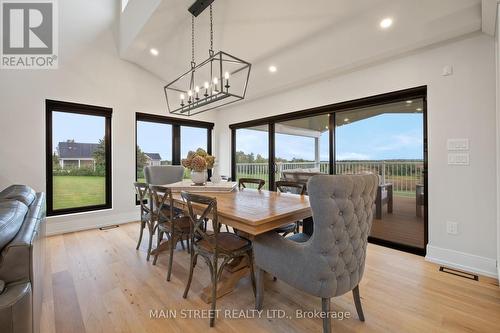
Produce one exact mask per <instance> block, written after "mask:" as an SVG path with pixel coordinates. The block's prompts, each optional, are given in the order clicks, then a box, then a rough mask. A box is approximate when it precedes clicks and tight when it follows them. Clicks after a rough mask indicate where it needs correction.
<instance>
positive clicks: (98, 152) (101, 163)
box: [92, 139, 106, 176]
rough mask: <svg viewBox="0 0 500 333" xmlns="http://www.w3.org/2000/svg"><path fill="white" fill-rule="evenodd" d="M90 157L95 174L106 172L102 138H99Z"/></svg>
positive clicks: (104, 148) (104, 149)
mask: <svg viewBox="0 0 500 333" xmlns="http://www.w3.org/2000/svg"><path fill="white" fill-rule="evenodd" d="M92 157H93V158H94V161H95V172H96V174H97V175H100V176H101V175H102V176H104V175H105V173H106V147H105V145H104V139H100V140H99V144H98V145H97V148H96V149H95V150H94V153H93V154H92Z"/></svg>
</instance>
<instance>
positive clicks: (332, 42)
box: [121, 0, 481, 98]
mask: <svg viewBox="0 0 500 333" xmlns="http://www.w3.org/2000/svg"><path fill="white" fill-rule="evenodd" d="M133 1H134V0H130V2H133ZM193 2H194V0H163V1H161V2H160V4H159V6H158V7H157V8H156V10H155V11H154V12H153V14H152V15H151V16H150V17H149V19H148V20H147V22H146V23H145V24H144V26H143V27H142V29H141V30H140V32H139V33H138V34H137V36H135V38H132V42H131V43H130V45H127V47H125V48H124V49H122V54H121V55H122V57H123V58H125V59H127V60H129V61H131V62H134V63H136V64H138V65H139V66H141V67H143V68H145V69H146V70H148V71H150V72H152V73H153V74H155V75H157V76H159V77H160V78H162V79H163V80H165V82H170V81H171V80H173V79H175V78H176V77H177V76H179V75H180V74H181V73H183V72H185V71H186V70H187V69H189V66H190V64H189V62H190V54H191V49H190V47H191V40H190V35H191V17H190V14H189V13H188V11H187V8H188V7H189V6H190V5H191V4H192V3H193ZM129 7H131V6H129ZM127 9H128V8H127ZM385 17H391V18H393V20H394V24H393V26H392V27H391V28H389V29H387V30H382V29H381V28H380V27H379V22H380V20H381V19H383V18H385ZM214 20H215V50H216V51H217V50H219V49H222V50H224V51H226V52H229V53H231V54H233V55H235V56H237V57H239V58H242V59H244V60H247V61H249V62H251V63H252V65H253V67H252V73H251V78H250V84H249V88H248V97H249V98H255V97H260V96H263V95H266V94H269V93H273V92H277V91H280V90H282V89H286V88H290V87H296V86H300V85H303V84H305V83H308V82H313V81H315V80H318V79H322V78H326V77H329V76H332V75H335V74H337V73H344V72H346V71H351V70H354V69H356V68H358V67H360V66H366V65H369V64H372V63H375V62H380V61H383V60H385V59H388V58H391V57H394V56H397V55H400V54H403V53H406V52H410V51H414V50H416V49H419V48H422V47H425V46H429V45H432V44H435V43H439V42H443V41H446V40H449V39H452V38H456V37H459V36H462V35H464V34H468V33H472V32H475V31H480V29H481V0H302V1H299V0H272V1H270V0H252V1H247V0H215V2H214ZM208 23H209V20H208V10H206V11H205V12H204V13H202V14H201V15H200V16H199V17H198V18H197V19H196V29H197V33H196V36H197V39H196V43H197V44H196V47H197V49H196V58H197V60H198V61H201V60H204V59H205V58H207V56H208V46H209V38H208V36H209V35H208ZM150 48H156V49H158V50H159V52H160V55H159V56H158V57H154V56H152V55H151V54H150V52H149V50H150ZM271 64H273V65H276V66H277V68H278V71H277V72H276V73H274V74H270V73H269V71H268V67H269V65H271ZM160 89H161V88H160Z"/></svg>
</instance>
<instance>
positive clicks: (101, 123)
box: [52, 112, 105, 151]
mask: <svg viewBox="0 0 500 333" xmlns="http://www.w3.org/2000/svg"><path fill="white" fill-rule="evenodd" d="M104 131H105V119H104V117H97V116H87V115H81V114H76V113H67V112H53V113H52V146H53V147H52V148H53V150H54V151H56V147H57V145H58V144H59V142H64V141H67V140H73V139H74V140H75V142H82V143H98V142H99V140H100V139H103V138H104Z"/></svg>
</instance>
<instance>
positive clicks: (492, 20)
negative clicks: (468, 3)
mask: <svg viewBox="0 0 500 333" xmlns="http://www.w3.org/2000/svg"><path fill="white" fill-rule="evenodd" d="M498 2H499V1H498V0H482V2H481V16H482V30H483V32H484V33H485V34H487V35H490V36H495V30H496V28H495V27H496V21H497V5H498Z"/></svg>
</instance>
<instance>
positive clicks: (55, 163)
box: [52, 153, 61, 170]
mask: <svg viewBox="0 0 500 333" xmlns="http://www.w3.org/2000/svg"><path fill="white" fill-rule="evenodd" d="M60 168H61V164H60V163H59V156H57V154H56V153H54V154H52V170H59V169H60Z"/></svg>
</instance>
